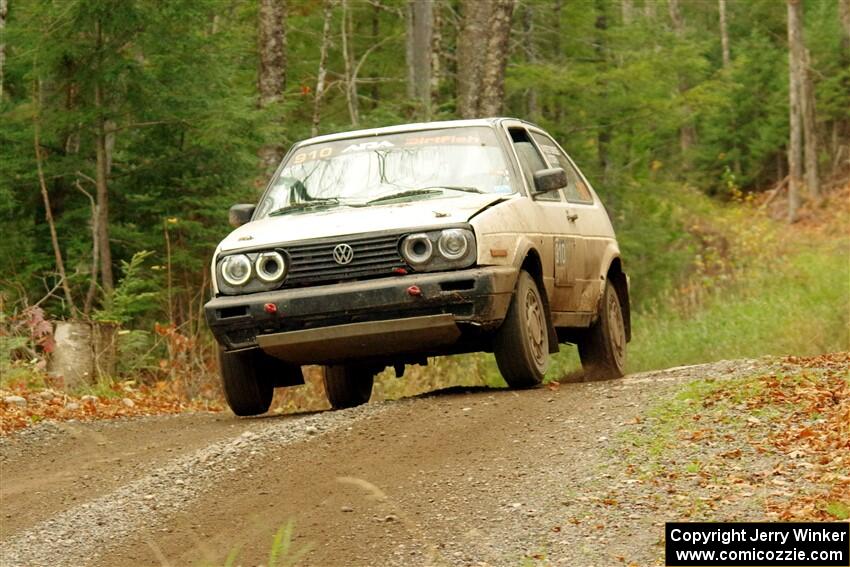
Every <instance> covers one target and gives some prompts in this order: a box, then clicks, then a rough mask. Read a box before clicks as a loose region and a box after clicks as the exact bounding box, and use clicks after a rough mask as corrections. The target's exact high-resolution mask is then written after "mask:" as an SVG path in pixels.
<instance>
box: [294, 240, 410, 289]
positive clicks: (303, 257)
mask: <svg viewBox="0 0 850 567" xmlns="http://www.w3.org/2000/svg"><path fill="white" fill-rule="evenodd" d="M401 236H402V235H400V234H392V235H384V236H369V237H354V238H340V239H338V240H334V241H324V242H318V243H313V244H297V245H294V246H287V247H286V251H287V252H288V253H289V260H290V265H289V274H288V275H287V277H286V281H285V282H284V285H283V287H294V286H299V285H305V284H314V283H319V282H334V281H343V280H352V279H358V278H368V277H374V276H387V275H391V274H392V271H393V269H394V268H403V267H405V266H406V264H405V262H404V260H403V259H402V258H401V256H400V255H399V252H398V241H399V239H400V238H401ZM339 244H348V245H349V246H351V248H352V249H353V250H354V258H353V259H352V260H351V262H350V263H348V264H345V265H341V264H338V263H337V262H336V261H335V260H334V254H333V251H334V247H336V246H337V245H339Z"/></svg>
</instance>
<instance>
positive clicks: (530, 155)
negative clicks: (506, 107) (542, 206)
mask: <svg viewBox="0 0 850 567" xmlns="http://www.w3.org/2000/svg"><path fill="white" fill-rule="evenodd" d="M510 134H511V142H513V145H514V148H515V149H516V154H517V157H518V158H519V164H520V166H521V167H522V174H523V175H524V176H525V180H526V181H527V182H528V187H529V188H530V189H531V190H532V191H534V173H535V172H537V171H540V170H541V169H547V168H548V167H549V166H548V165H547V164H546V161H545V160H544V159H543V156H541V155H540V152H539V151H538V150H537V148H536V147H535V145H534V143H532V141H531V138H529V137H528V132H527V131H526V130H525V129H524V128H511V129H510ZM535 199H537V200H538V201H560V200H561V195H560V192H558V191H550V192H549V193H543V194H541V195H537V196H535Z"/></svg>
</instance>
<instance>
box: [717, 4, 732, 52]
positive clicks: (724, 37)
mask: <svg viewBox="0 0 850 567" xmlns="http://www.w3.org/2000/svg"><path fill="white" fill-rule="evenodd" d="M717 8H718V12H720V48H721V50H722V52H723V68H724V69H728V68H729V64H730V63H731V61H732V59H731V56H730V55H729V30H728V28H727V26H726V0H717Z"/></svg>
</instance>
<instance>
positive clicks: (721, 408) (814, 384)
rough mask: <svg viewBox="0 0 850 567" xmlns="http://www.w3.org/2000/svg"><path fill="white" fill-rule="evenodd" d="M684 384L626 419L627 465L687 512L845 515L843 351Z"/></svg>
mask: <svg viewBox="0 0 850 567" xmlns="http://www.w3.org/2000/svg"><path fill="white" fill-rule="evenodd" d="M773 366H774V370H773V372H771V373H769V374H762V373H758V374H754V375H751V376H744V377H732V378H727V377H724V376H722V375H721V376H712V377H709V378H706V379H703V380H697V381H694V382H690V383H688V384H687V385H686V386H684V387H680V388H678V391H677V392H676V393H675V394H674V395H672V396H670V397H666V398H664V399H662V400H660V401H659V402H657V403H656V404H655V405H654V406H653V407H651V408H650V409H648V410H647V411H646V412H645V417H644V418H642V419H638V420H636V421H635V423H631V424H629V428H628V429H627V430H626V431H624V432H622V433H621V434H620V436H619V439H618V446H617V447H616V449H614V450H615V451H617V452H618V454H619V455H621V456H622V458H623V466H624V467H625V470H626V474H627V476H629V477H630V478H632V479H634V480H635V481H637V482H639V483H642V484H647V485H651V486H653V487H658V488H660V489H663V490H664V491H665V492H666V493H667V494H668V495H670V496H668V497H667V501H668V505H672V506H673V507H674V508H675V510H676V513H677V514H678V517H680V518H687V519H689V520H692V521H698V520H704V521H724V520H733V519H734V520H739V521H740V520H742V518H744V517H753V518H768V519H771V520H782V521H807V520H808V521H835V520H847V519H850V497H848V495H850V355H848V354H847V353H846V352H845V353H840V354H834V355H822V356H815V357H796V356H792V357H785V358H783V359H781V360H779V361H777V362H776V363H773Z"/></svg>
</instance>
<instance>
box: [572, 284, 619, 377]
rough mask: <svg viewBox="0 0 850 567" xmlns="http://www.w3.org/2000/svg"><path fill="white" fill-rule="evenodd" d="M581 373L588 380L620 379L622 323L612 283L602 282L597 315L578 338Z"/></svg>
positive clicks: (617, 298) (615, 291)
mask: <svg viewBox="0 0 850 567" xmlns="http://www.w3.org/2000/svg"><path fill="white" fill-rule="evenodd" d="M578 353H579V356H580V357H581V365H582V367H583V368H584V372H585V375H586V376H587V377H588V378H591V379H609V378H621V377H622V376H623V374H624V372H625V369H626V325H625V322H624V321H623V308H622V306H621V305H620V298H619V297H618V295H617V290H616V289H614V285H613V284H612V283H611V282H610V281H608V282H606V283H605V291H604V293H603V295H602V305H601V309H600V311H599V318H598V319H597V320H596V322H595V323H594V324H593V325H592V326H591V327H590V328H589V329H587V331H585V332H584V334H583V335H582V337H581V338H580V340H579V341H578Z"/></svg>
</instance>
